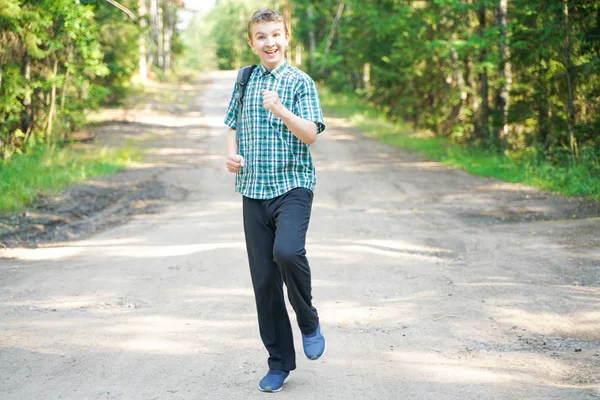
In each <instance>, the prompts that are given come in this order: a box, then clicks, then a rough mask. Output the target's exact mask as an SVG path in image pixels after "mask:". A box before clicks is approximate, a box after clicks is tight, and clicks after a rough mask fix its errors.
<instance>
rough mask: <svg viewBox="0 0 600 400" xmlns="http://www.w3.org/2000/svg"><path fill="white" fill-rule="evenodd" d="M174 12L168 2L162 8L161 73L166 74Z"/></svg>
mask: <svg viewBox="0 0 600 400" xmlns="http://www.w3.org/2000/svg"><path fill="white" fill-rule="evenodd" d="M174 14H175V10H174V9H173V7H172V6H171V3H170V1H167V2H166V3H165V4H164V6H163V21H164V22H163V35H162V36H163V54H164V56H163V57H164V60H163V65H162V71H163V72H167V70H168V69H169V68H170V67H171V41H172V38H173V29H174V25H175V24H174V22H173V15H174Z"/></svg>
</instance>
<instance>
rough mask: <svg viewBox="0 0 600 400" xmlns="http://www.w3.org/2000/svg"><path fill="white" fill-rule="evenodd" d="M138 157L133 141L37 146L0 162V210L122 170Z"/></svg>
mask: <svg viewBox="0 0 600 400" xmlns="http://www.w3.org/2000/svg"><path fill="white" fill-rule="evenodd" d="M141 158H142V151H141V150H140V149H137V148H136V147H135V146H134V145H133V143H128V144H126V145H125V146H123V147H121V148H108V147H102V148H97V147H94V148H87V149H74V148H70V147H65V148H61V149H55V150H54V151H50V150H48V149H45V148H44V149H42V148H40V149H37V150H36V151H34V152H32V153H30V154H24V155H20V156H16V157H13V158H12V159H10V160H7V161H5V162H4V163H1V164H0V212H3V213H8V212H18V211H22V210H24V209H26V208H27V206H29V205H31V204H32V202H33V201H34V199H35V198H36V197H37V196H39V195H51V194H55V193H57V192H59V191H60V190H61V189H63V188H64V187H66V186H67V185H69V184H71V183H76V182H81V181H84V180H86V179H89V178H93V177H96V176H101V175H109V174H112V173H115V172H117V171H120V170H122V169H124V168H125V167H126V166H128V165H130V164H132V163H133V162H135V161H138V160H140V159H141Z"/></svg>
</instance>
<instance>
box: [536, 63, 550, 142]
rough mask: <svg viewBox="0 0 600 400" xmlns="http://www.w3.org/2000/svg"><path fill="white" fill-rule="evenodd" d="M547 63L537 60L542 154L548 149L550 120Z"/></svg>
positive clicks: (539, 140)
mask: <svg viewBox="0 0 600 400" xmlns="http://www.w3.org/2000/svg"><path fill="white" fill-rule="evenodd" d="M547 65H548V61H547V60H544V59H542V58H541V57H540V59H539V60H538V66H539V67H538V79H536V81H537V82H538V84H537V85H536V94H537V109H538V110H537V111H538V143H541V144H542V145H543V149H544V152H545V151H546V150H547V149H548V146H549V145H550V143H549V137H550V119H549V111H550V107H549V104H548V97H549V94H548V82H547V74H548V73H547Z"/></svg>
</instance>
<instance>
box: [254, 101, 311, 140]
mask: <svg viewBox="0 0 600 400" xmlns="http://www.w3.org/2000/svg"><path fill="white" fill-rule="evenodd" d="M262 93H263V107H264V108H266V109H267V110H270V111H271V112H272V113H273V115H275V116H276V117H278V118H281V120H282V121H283V123H284V124H285V125H286V126H287V127H288V129H289V130H290V131H291V132H292V133H293V134H294V136H296V137H297V138H298V139H300V140H301V141H302V142H304V143H306V144H308V145H311V144H313V143H314V142H315V141H316V140H317V133H318V130H317V124H315V123H314V122H313V121H309V120H307V119H304V118H302V117H299V116H297V115H296V114H294V113H293V112H291V111H290V110H288V109H287V108H285V106H284V105H283V104H281V100H280V99H279V95H278V94H277V92H275V91H269V90H263V91H262Z"/></svg>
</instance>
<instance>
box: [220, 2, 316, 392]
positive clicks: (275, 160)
mask: <svg viewBox="0 0 600 400" xmlns="http://www.w3.org/2000/svg"><path fill="white" fill-rule="evenodd" d="M288 41H289V33H288V30H287V25H286V22H285V19H284V17H283V15H281V14H280V13H278V12H277V11H273V10H259V11H257V12H255V13H254V15H253V16H252V18H250V21H249V22H248V44H249V45H250V47H251V48H252V50H253V51H254V52H255V53H257V54H258V56H259V57H260V61H261V64H260V65H259V66H257V67H256V68H255V69H254V71H253V72H252V74H251V75H250V77H249V78H248V82H247V84H246V91H245V94H244V98H243V103H242V104H243V115H242V117H241V121H237V116H238V107H239V104H240V103H239V101H238V100H237V98H236V95H237V91H238V86H237V85H236V86H235V88H234V90H233V95H232V97H231V100H230V102H229V107H228V108H227V116H226V118H225V124H226V125H227V126H229V128H230V129H229V130H228V132H227V169H228V171H229V172H232V173H236V174H237V175H236V184H235V189H236V191H237V192H239V193H241V194H242V196H243V197H242V205H243V218H244V233H245V236H246V248H247V251H248V260H249V264H250V276H251V278H252V286H253V288H254V297H255V300H256V308H257V313H258V325H259V330H260V336H261V339H262V341H263V343H264V345H265V347H266V348H267V350H268V352H269V359H268V364H269V371H268V372H267V374H266V375H265V377H264V378H263V379H262V380H261V381H260V383H259V389H260V390H261V391H263V392H278V391H279V390H281V388H282V387H283V384H284V383H285V382H286V381H287V379H288V378H289V374H290V371H292V370H294V369H295V368H296V354H295V350H294V342H293V337H292V327H291V325H290V320H289V316H288V313H287V310H286V307H285V300H284V293H283V283H285V285H286V287H287V292H288V293H287V294H288V298H289V300H290V303H291V305H292V307H293V308H294V311H295V312H296V316H297V322H298V326H299V328H300V331H301V333H302V344H303V348H304V354H305V355H306V357H308V358H309V359H311V360H316V359H318V358H320V357H321V356H322V355H323V353H324V352H325V338H324V337H323V334H322V332H321V328H320V325H319V316H318V314H317V310H316V309H315V308H314V307H313V306H312V295H311V276H310V267H309V264H308V261H307V259H306V250H305V248H304V246H305V242H306V231H307V229H308V223H309V220H310V212H311V207H312V200H313V192H312V190H313V188H314V186H315V182H316V178H315V168H314V165H313V162H312V157H311V155H310V148H309V146H310V145H311V144H312V143H314V142H315V140H316V139H317V134H319V133H321V132H322V131H323V130H324V129H325V124H324V123H323V113H322V111H321V107H320V105H319V97H318V94H317V91H316V87H315V84H314V82H313V80H312V79H311V78H310V77H309V76H308V75H307V74H305V73H304V72H302V71H300V70H298V69H296V68H294V67H292V66H291V65H289V64H288V63H287V61H286V59H285V49H286V47H287V46H288ZM236 130H237V138H236Z"/></svg>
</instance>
